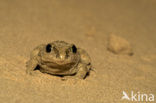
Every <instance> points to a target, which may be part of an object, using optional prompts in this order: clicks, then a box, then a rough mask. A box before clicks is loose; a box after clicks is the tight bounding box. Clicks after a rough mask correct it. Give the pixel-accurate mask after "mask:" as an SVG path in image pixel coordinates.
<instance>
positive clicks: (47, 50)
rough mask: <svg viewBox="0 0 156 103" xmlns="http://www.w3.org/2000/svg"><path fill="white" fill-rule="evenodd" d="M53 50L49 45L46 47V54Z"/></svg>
mask: <svg viewBox="0 0 156 103" xmlns="http://www.w3.org/2000/svg"><path fill="white" fill-rule="evenodd" d="M51 50H52V46H51V45H50V44H47V46H46V52H47V53H50V52H51Z"/></svg>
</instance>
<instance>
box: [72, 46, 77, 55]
mask: <svg viewBox="0 0 156 103" xmlns="http://www.w3.org/2000/svg"><path fill="white" fill-rule="evenodd" d="M72 52H73V53H76V52H77V48H76V46H75V45H73V46H72Z"/></svg>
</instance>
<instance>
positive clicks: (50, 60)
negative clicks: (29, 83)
mask: <svg viewBox="0 0 156 103" xmlns="http://www.w3.org/2000/svg"><path fill="white" fill-rule="evenodd" d="M26 67H27V70H26V72H27V73H28V74H34V73H35V69H39V70H40V71H41V72H43V73H48V74H52V75H58V76H64V77H65V76H66V77H73V76H74V77H76V78H80V79H84V78H85V77H86V74H87V73H89V71H90V70H91V59H90V57H89V55H88V54H87V52H86V51H84V50H83V49H80V48H77V47H76V46H75V45H74V44H69V43H66V42H64V41H54V42H52V43H49V44H41V45H39V46H38V47H36V48H35V49H34V50H33V51H32V52H31V55H30V60H29V61H28V62H27V64H26Z"/></svg>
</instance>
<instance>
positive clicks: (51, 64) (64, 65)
mask: <svg viewBox="0 0 156 103" xmlns="http://www.w3.org/2000/svg"><path fill="white" fill-rule="evenodd" d="M43 64H44V65H47V66H48V67H51V68H60V69H61V68H64V69H65V68H72V67H73V66H74V65H76V63H75V62H44V63H43Z"/></svg>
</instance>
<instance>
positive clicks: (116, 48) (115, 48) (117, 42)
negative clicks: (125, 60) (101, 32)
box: [107, 34, 133, 55]
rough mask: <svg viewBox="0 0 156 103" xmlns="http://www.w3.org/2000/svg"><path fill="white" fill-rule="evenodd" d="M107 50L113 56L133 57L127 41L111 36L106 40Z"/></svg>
mask: <svg viewBox="0 0 156 103" xmlns="http://www.w3.org/2000/svg"><path fill="white" fill-rule="evenodd" d="M107 49H108V50H109V51H111V52H113V53H114V54H126V55H133V51H132V48H131V46H130V44H129V42H128V41H127V40H125V39H124V38H122V37H119V36H116V35H114V34H111V35H110V36H109V38H108V45H107Z"/></svg>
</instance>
